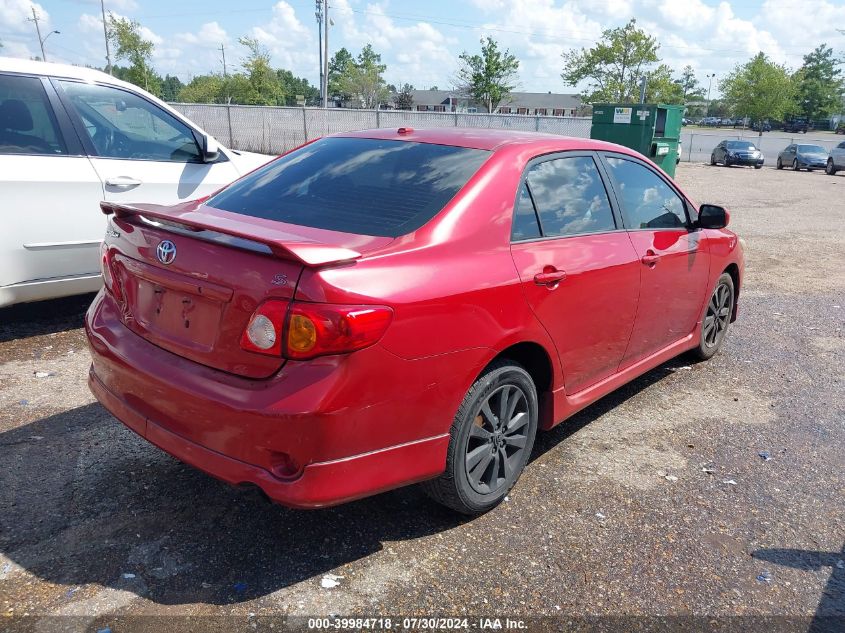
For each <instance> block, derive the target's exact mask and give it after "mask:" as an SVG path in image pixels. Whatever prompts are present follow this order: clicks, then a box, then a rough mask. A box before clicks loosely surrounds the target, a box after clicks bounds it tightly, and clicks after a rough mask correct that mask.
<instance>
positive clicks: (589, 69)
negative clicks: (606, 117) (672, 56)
mask: <svg viewBox="0 0 845 633" xmlns="http://www.w3.org/2000/svg"><path fill="white" fill-rule="evenodd" d="M658 48H659V45H658V43H657V39H655V38H654V37H652V36H650V35H648V34H647V33H646V32H645V31H643V30H641V29H638V28H637V21H636V20H635V19H632V20H631V21H630V22H628V24H626V25H625V26H623V27H618V28H615V29H607V30H605V31H603V32H602V39H601V41H599V42H598V43H597V44H596V45H595V46H594V47H593V48H590V49H585V48H582V49H581V50H578V51H569V52H566V53H564V54H563V72H562V73H561V77H562V78H563V80H564V81H565V82H566V83H567V84H569V85H572V86H574V85H576V84H578V83H580V82H582V81H584V80H589V81H590V85H589V90H588V91H586V92H585V93H584V94H583V95H582V98H583V99H584V101H586V102H588V103H596V102H600V101H611V102H616V103H633V102H636V101H639V86H638V84H639V81H640V79H641V78H642V76H643V75H644V74H645V73H646V72H647V71H648V70H649V69H650V68H651V66H652V64H656V63H657V62H659V61H660V58H658V56H657V49H658Z"/></svg>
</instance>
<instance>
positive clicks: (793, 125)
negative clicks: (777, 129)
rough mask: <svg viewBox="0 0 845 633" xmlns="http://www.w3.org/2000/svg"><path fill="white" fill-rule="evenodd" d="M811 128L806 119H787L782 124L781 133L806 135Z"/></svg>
mask: <svg viewBox="0 0 845 633" xmlns="http://www.w3.org/2000/svg"><path fill="white" fill-rule="evenodd" d="M812 128H813V126H812V125H811V124H810V121H809V120H808V119H805V118H803V117H798V118H794V119H789V120H787V121H784V122H783V131H784V132H792V133H799V132H801V133H803V134H806V133H807V132H808V131H810V130H811V129H812Z"/></svg>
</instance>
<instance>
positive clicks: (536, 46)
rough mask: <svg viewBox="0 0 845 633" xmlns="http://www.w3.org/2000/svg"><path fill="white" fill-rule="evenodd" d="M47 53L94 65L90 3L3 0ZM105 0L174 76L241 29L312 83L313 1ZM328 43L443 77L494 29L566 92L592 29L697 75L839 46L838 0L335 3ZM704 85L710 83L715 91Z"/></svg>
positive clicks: (405, 73) (4, 22)
mask: <svg viewBox="0 0 845 633" xmlns="http://www.w3.org/2000/svg"><path fill="white" fill-rule="evenodd" d="M33 5H34V6H35V7H36V10H37V11H38V13H39V15H40V16H41V17H42V18H43V22H42V29H46V30H45V31H44V32H46V31H47V30H52V29H55V30H59V31H61V33H60V34H58V35H52V36H51V37H50V39H49V40H48V41H47V44H46V49H47V55H48V59H49V60H50V61H62V62H67V63H74V64H88V65H100V66H102V65H104V56H105V53H104V46H103V36H102V23H101V21H100V5H99V0H41V1H40V2H30V0H0V41H2V42H3V44H4V48H3V49H2V54H4V55H11V56H20V57H28V56H30V55H36V54H39V53H38V42H37V39H36V37H35V29H34V25H33V24H32V23H31V22H28V21H27V19H26V18H27V17H31V8H30V7H31V6H33ZM106 9H107V10H111V11H113V12H114V13H116V14H119V15H122V16H127V17H130V18H132V19H135V20H138V21H139V22H140V23H141V24H142V26H143V27H144V32H145V34H146V36H147V37H148V38H149V39H151V40H152V41H153V42H154V43H155V45H156V52H155V58H154V64H155V66H156V68H157V69H158V70H159V72H161V73H162V74H164V73H172V74H176V75H178V76H179V77H180V78H181V79H183V80H189V79H190V78H191V76H193V75H197V74H204V73H207V72H211V71H218V72H219V71H221V70H222V63H221V57H220V51H219V48H220V45H221V44H223V45H224V46H225V47H226V57H227V62H228V64H229V67H230V69H231V68H233V67H236V66H237V65H238V64H239V62H240V60H241V59H243V56H244V51H243V49H242V47H241V46H240V45H238V43H237V40H238V37H240V36H242V35H249V36H252V37H257V38H258V39H259V40H260V41H261V42H262V43H263V44H265V45H266V46H267V47H268V48H269V49H270V51H271V52H272V55H273V62H274V64H275V65H276V66H278V67H283V68H288V69H290V70H292V71H293V72H294V73H295V74H297V75H299V76H305V77H308V78H309V79H310V80H312V81H313V82H315V83H316V81H317V73H318V60H317V55H318V48H317V24H316V20H315V18H314V0H282V1H277V2H273V1H272V0H240V1H239V2H232V1H231V0H179V1H177V2H174V1H173V0H106ZM330 16H331V17H332V19H333V21H334V23H335V24H334V26H333V27H332V29H331V32H330V40H329V44H330V51H335V50H337V48H339V47H340V46H345V47H346V48H348V49H349V50H350V51H352V52H353V54H354V53H357V51H359V50H360V49H361V47H362V46H363V45H365V44H367V43H372V44H373V46H374V48H375V49H376V50H377V51H378V52H380V53H381V54H382V56H383V60H384V62H385V63H386V64H387V66H388V69H387V73H386V78H387V80H388V81H389V82H391V83H395V84H400V83H404V82H409V83H411V84H414V85H415V86H416V87H418V88H427V87H431V86H432V85H437V86H438V87H440V88H448V87H450V85H451V83H452V80H453V77H454V71H455V68H456V66H457V56H458V55H459V54H460V53H461V51H463V50H471V51H475V50H476V49H477V48H478V40H479V39H480V38H481V37H482V36H485V35H490V36H492V37H494V38H496V39H497V40H499V41H500V42H501V44H502V45H503V46H505V47H507V48H509V49H510V50H511V51H512V52H513V53H514V54H515V55H516V56H517V57H518V58H519V60H520V62H521V65H520V81H519V89H521V90H530V91H554V92H571V91H574V88H573V87H571V86H565V85H564V84H563V81H562V80H561V79H560V71H561V57H560V55H561V53H562V52H563V51H565V50H569V49H571V48H580V47H582V46H590V45H591V44H592V43H593V42H594V41H595V40H596V38H597V37H598V36H599V35H600V33H601V31H602V30H603V29H606V28H612V27H615V26H619V25H622V24H624V23H625V22H626V21H627V20H628V19H629V18H631V17H635V18H637V21H638V23H639V24H640V26H641V27H643V28H644V29H646V30H647V31H649V32H650V33H652V34H654V35H656V36H657V37H658V39H659V41H660V42H661V49H660V55H661V57H662V59H663V61H665V62H667V63H669V64H670V65H671V66H673V67H674V68H676V69H677V70H680V69H681V68H682V67H683V66H685V65H686V64H691V65H692V66H693V67H694V68H695V69H696V71H697V73H698V75H699V79H700V80H701V81H702V82H703V83H704V85H705V86H706V84H707V80H706V75H709V74H712V73H715V74H716V78H717V80H718V78H719V77H721V76H724V74H725V73H727V72H728V71H729V70H730V69H731V68H732V67H733V66H734V64H736V63H738V62H742V61H745V60H747V59H748V58H749V57H750V56H751V55H753V54H755V53H757V52H758V51H760V50H762V51H764V52H766V53H767V54H769V55H770V56H771V57H772V58H774V59H775V60H777V61H778V62H781V63H785V64H787V65H789V66H791V67H797V66H799V65H800V63H801V56H802V55H803V54H805V53H807V52H809V51H810V50H811V49H812V48H814V47H815V46H816V45H818V44H819V43H821V42H826V43H828V44H829V45H831V46H833V47H834V48H835V49H837V50H838V51H841V52H843V54H845V35H842V34H840V33H839V32H837V30H836V27H839V28H843V29H845V0H841V1H838V2H837V1H833V0H731V1H725V2H714V1H711V0H568V1H563V0H510V1H507V0H451V1H450V0H428V1H427V2H411V1H408V0H376V1H373V0H331V9H330ZM715 86H716V84H715V83H714V94H715V91H716V88H715Z"/></svg>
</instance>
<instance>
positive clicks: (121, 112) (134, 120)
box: [60, 81, 202, 163]
mask: <svg viewBox="0 0 845 633" xmlns="http://www.w3.org/2000/svg"><path fill="white" fill-rule="evenodd" d="M60 83H61V85H62V88H63V89H64V91H65V93H66V94H67V95H68V97H69V98H70V102H71V103H72V104H73V107H74V109H75V110H76V112H77V114H79V116H80V118H81V119H82V122H83V125H84V126H85V130H86V132H87V133H88V136H89V137H90V139H91V143H93V145H94V148H95V150H96V152H97V154H98V155H99V156H102V157H107V158H129V159H136V160H156V161H169V162H177V163H186V162H202V158H201V153H200V149H199V146H198V145H197V142H196V139H195V138H194V135H193V133H192V132H191V130H190V128H188V126H186V125H185V124H183V123H182V122H181V121H179V120H178V119H176V118H175V117H173V116H171V115H170V114H168V113H167V112H165V111H164V110H161V109H160V108H158V107H156V106H155V105H153V104H152V103H150V102H149V101H147V100H146V99H143V98H141V97H140V96H138V95H135V94H133V93H131V92H128V91H126V90H121V89H119V88H112V87H109V86H100V85H96V84H86V83H79V82H74V81H62V82H60Z"/></svg>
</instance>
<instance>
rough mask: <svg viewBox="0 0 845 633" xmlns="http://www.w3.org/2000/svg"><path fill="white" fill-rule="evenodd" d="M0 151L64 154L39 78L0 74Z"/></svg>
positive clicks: (54, 120)
mask: <svg viewBox="0 0 845 633" xmlns="http://www.w3.org/2000/svg"><path fill="white" fill-rule="evenodd" d="M0 154H45V155H48V156H49V155H60V154H67V148H66V147H65V144H64V141H63V140H62V137H61V135H60V134H59V129H58V125H57V124H56V119H55V116H54V115H53V109H52V108H51V107H50V102H49V101H48V100H47V94H46V93H45V92H44V86H42V85H41V80H39V79H37V78H35V77H19V76H13V75H0Z"/></svg>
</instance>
